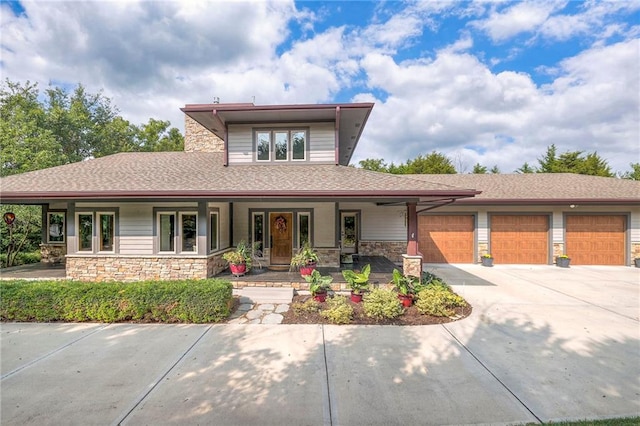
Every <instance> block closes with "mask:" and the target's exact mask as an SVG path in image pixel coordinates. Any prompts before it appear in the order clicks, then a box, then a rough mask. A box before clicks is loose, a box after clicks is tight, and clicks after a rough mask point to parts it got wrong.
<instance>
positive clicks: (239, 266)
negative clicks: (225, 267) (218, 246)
mask: <svg viewBox="0 0 640 426" xmlns="http://www.w3.org/2000/svg"><path fill="white" fill-rule="evenodd" d="M222 258H223V259H224V260H226V261H227V262H229V269H230V270H231V273H232V274H233V275H235V276H241V275H244V274H246V273H247V272H249V271H250V270H251V258H252V253H251V248H250V247H249V246H248V245H247V243H246V242H245V241H244V240H242V241H240V242H239V243H238V245H237V246H236V249H235V250H232V251H228V252H226V253H224V254H223V255H222Z"/></svg>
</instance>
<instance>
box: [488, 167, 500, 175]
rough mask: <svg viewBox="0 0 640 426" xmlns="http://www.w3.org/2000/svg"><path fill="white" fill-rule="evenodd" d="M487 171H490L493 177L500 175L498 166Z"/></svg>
mask: <svg viewBox="0 0 640 426" xmlns="http://www.w3.org/2000/svg"><path fill="white" fill-rule="evenodd" d="M489 171H490V172H491V174H493V175H499V174H500V169H499V168H498V166H497V165H495V166H493V167H492V168H491V170H489Z"/></svg>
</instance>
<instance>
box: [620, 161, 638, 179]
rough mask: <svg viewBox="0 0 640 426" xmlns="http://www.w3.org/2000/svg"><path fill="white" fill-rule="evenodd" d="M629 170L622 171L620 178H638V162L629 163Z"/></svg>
mask: <svg viewBox="0 0 640 426" xmlns="http://www.w3.org/2000/svg"><path fill="white" fill-rule="evenodd" d="M629 165H630V166H631V171H628V172H624V173H622V174H621V175H620V177H621V178H622V179H630V180H640V163H631V164H629Z"/></svg>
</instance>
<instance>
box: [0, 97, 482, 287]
mask: <svg viewBox="0 0 640 426" xmlns="http://www.w3.org/2000/svg"><path fill="white" fill-rule="evenodd" d="M372 108H373V104H371V103H350V104H331V105H266V106H260V105H253V104H208V105H186V106H185V107H184V108H182V111H183V112H184V113H185V117H186V122H185V151H184V152H159V153H120V154H115V155H110V156H106V157H102V158H97V159H92V160H89V161H83V162H79V163H74V164H67V165H64V166H59V167H53V168H49V169H44V170H38V171H33V172H29V173H24V174H20V175H15V176H8V177H5V178H2V180H1V185H2V192H1V196H2V202H3V203H23V204H27V203H31V204H40V205H42V206H43V223H45V224H46V226H45V227H44V232H43V244H42V251H43V261H44V262H49V261H56V260H59V259H64V261H65V262H66V275H67V277H68V278H70V279H78V280H139V279H174V278H206V277H210V276H215V275H217V274H219V273H220V272H221V271H223V270H224V269H225V268H226V266H227V265H226V262H224V261H223V260H222V254H223V253H224V252H225V251H228V250H229V249H231V248H232V247H233V246H235V245H236V244H238V243H239V242H240V241H241V240H245V241H248V242H250V243H251V244H256V245H257V246H258V248H260V251H261V253H262V255H263V259H261V263H262V264H265V265H268V266H274V267H275V266H283V265H288V264H289V262H290V259H291V257H292V255H293V254H294V252H295V251H296V250H297V249H298V248H299V247H300V246H301V245H302V244H303V243H304V242H305V241H309V242H310V243H311V244H312V245H313V246H314V247H315V248H316V249H317V250H318V251H319V253H320V255H321V259H322V265H323V266H334V267H337V266H339V265H340V261H341V256H342V255H347V254H352V253H354V252H358V253H360V254H363V255H382V256H386V257H388V258H389V259H391V260H392V261H394V262H398V263H400V262H402V263H403V264H404V265H405V268H408V269H413V270H414V271H415V270H417V271H420V270H421V267H422V264H421V258H420V257H419V253H418V245H417V215H416V210H417V208H418V205H439V204H442V203H447V202H451V201H455V200H457V199H460V198H466V197H473V196H474V195H476V194H477V193H478V192H477V191H475V190H473V189H461V188H456V187H453V186H450V185H447V184H440V183H431V182H425V181H423V180H420V179H411V178H406V177H402V176H394V175H389V174H382V173H376V172H371V171H366V170H361V169H356V168H353V167H349V166H348V164H349V161H350V159H351V156H352V154H353V151H354V150H355V147H356V145H357V143H358V140H359V139H360V136H361V135H362V132H363V130H364V128H365V125H366V122H367V119H368V117H369V114H370V112H371V110H372Z"/></svg>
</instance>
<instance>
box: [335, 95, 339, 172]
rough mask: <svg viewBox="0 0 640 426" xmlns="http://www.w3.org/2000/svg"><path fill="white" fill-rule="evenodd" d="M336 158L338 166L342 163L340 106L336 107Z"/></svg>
mask: <svg viewBox="0 0 640 426" xmlns="http://www.w3.org/2000/svg"><path fill="white" fill-rule="evenodd" d="M335 133H336V134H335V160H336V166H337V165H339V164H340V107H339V106H337V107H336V124H335Z"/></svg>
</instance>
